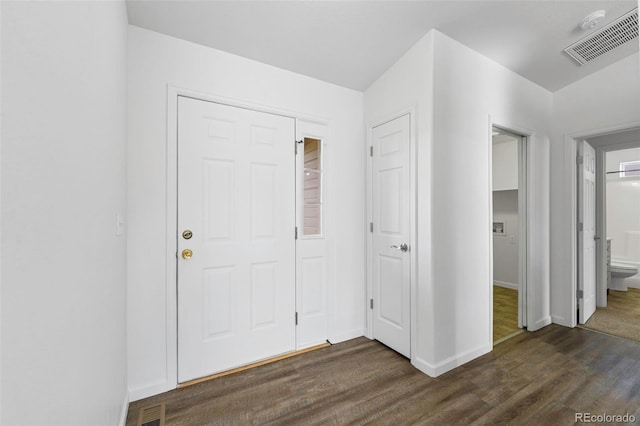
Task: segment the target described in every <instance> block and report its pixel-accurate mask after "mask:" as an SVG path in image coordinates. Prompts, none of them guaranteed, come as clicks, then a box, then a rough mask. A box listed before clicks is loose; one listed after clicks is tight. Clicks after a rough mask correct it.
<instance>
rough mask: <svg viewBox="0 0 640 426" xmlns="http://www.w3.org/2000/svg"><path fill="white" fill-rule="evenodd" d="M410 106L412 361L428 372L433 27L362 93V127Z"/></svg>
mask: <svg viewBox="0 0 640 426" xmlns="http://www.w3.org/2000/svg"><path fill="white" fill-rule="evenodd" d="M410 109H413V111H414V116H413V117H412V118H411V119H412V129H411V131H415V135H414V136H415V141H416V158H415V159H414V164H415V166H416V169H417V173H416V181H417V184H416V186H417V188H416V192H417V193H416V198H417V200H416V201H417V202H416V210H417V213H418V214H417V215H416V217H417V219H416V222H417V223H416V228H417V229H416V231H417V235H416V242H417V247H412V251H414V252H415V253H414V254H415V259H417V265H416V276H417V283H414V287H415V293H414V294H415V296H416V299H417V300H415V305H414V306H415V307H416V311H417V312H414V313H413V314H414V317H415V320H414V321H415V325H416V330H414V332H412V342H411V344H412V350H411V352H412V354H411V361H412V363H413V364H414V365H416V366H418V368H420V369H421V370H423V371H425V372H428V371H429V367H428V361H427V360H428V359H429V358H428V356H429V351H430V348H432V347H433V344H434V340H433V337H434V336H433V331H432V330H433V328H435V324H434V322H433V320H434V319H433V317H432V315H431V301H432V297H431V275H430V274H431V205H432V204H431V179H432V177H431V144H432V131H433V129H432V128H433V123H432V121H433V32H430V33H428V34H427V35H426V36H424V37H423V38H422V39H421V40H420V41H418V42H417V43H416V44H415V45H414V46H413V47H412V48H411V49H409V50H408V51H407V52H406V53H405V54H404V55H403V56H402V57H401V58H400V59H399V60H398V61H397V62H396V63H395V64H394V65H393V66H392V67H391V68H389V69H388V70H387V71H386V72H385V73H384V74H383V75H382V76H380V78H378V79H377V80H376V81H375V82H374V83H373V84H372V85H371V86H370V87H369V88H367V90H366V91H365V93H364V123H365V126H366V127H367V129H370V128H371V127H372V126H373V125H375V124H379V123H380V122H382V121H384V120H388V119H389V118H391V117H393V116H395V115H397V114H399V113H402V112H406V111H408V110H410Z"/></svg>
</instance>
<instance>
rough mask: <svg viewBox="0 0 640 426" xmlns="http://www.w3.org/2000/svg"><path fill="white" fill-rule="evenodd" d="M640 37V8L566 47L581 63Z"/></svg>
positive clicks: (566, 50) (570, 54)
mask: <svg viewBox="0 0 640 426" xmlns="http://www.w3.org/2000/svg"><path fill="white" fill-rule="evenodd" d="M636 37H638V9H637V8H636V9H634V10H632V11H630V12H628V13H626V14H624V15H622V16H621V17H620V18H618V19H616V20H615V21H613V22H612V23H610V24H609V25H607V26H606V27H603V28H602V29H600V30H599V31H596V32H594V33H591V34H589V35H588V36H586V37H585V38H583V39H582V40H579V41H577V42H576V43H573V44H572V45H571V46H569V47H567V48H566V49H564V51H565V52H567V53H568V54H569V56H571V57H572V58H573V59H575V60H576V61H577V62H578V63H579V64H580V65H584V64H586V63H587V62H589V61H592V60H594V59H595V58H597V57H598V56H600V55H603V54H605V53H607V52H609V51H611V50H613V49H615V48H616V47H618V46H621V45H623V44H624V43H626V42H628V41H631V40H633V39H634V38H636Z"/></svg>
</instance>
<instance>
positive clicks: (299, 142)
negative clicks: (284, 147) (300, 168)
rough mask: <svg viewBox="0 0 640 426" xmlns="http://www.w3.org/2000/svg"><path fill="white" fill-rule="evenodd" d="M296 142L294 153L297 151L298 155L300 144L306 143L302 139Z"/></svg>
mask: <svg viewBox="0 0 640 426" xmlns="http://www.w3.org/2000/svg"><path fill="white" fill-rule="evenodd" d="M294 142H295V143H294V146H295V149H294V151H295V153H296V155H298V144H301V143H304V139H300V140H299V141H294Z"/></svg>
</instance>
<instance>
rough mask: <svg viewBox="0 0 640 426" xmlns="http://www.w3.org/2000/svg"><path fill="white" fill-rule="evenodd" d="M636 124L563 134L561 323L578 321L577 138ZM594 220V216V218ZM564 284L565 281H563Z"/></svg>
mask: <svg viewBox="0 0 640 426" xmlns="http://www.w3.org/2000/svg"><path fill="white" fill-rule="evenodd" d="M638 127H640V121H634V122H630V123H625V124H620V125H618V126H611V127H605V128H599V129H593V130H590V131H584V132H576V133H569V134H565V135H564V146H563V154H564V158H563V163H562V164H563V166H564V167H563V169H564V174H563V176H564V178H563V180H562V181H563V182H564V185H563V188H562V190H563V191H562V192H563V193H562V199H563V200H569V201H568V202H569V203H570V206H568V207H569V208H566V209H563V211H564V214H563V217H562V264H563V265H569V267H568V268H567V269H564V270H563V271H562V281H561V282H562V283H567V282H568V283H569V284H568V286H569V291H570V293H569V298H568V300H567V301H566V305H565V306H564V307H563V309H562V311H563V312H562V313H564V315H563V316H562V317H561V318H562V319H564V321H562V322H560V323H561V324H562V325H565V326H568V327H575V326H576V325H578V313H577V306H578V305H577V303H578V243H577V242H578V231H577V230H578V217H577V216H578V215H577V209H578V166H577V164H576V157H577V155H578V144H577V140H578V139H588V138H592V137H596V136H602V135H606V134H609V133H616V132H621V131H625V130H631V129H634V128H638ZM596 220H597V219H596ZM565 285H566V284H565Z"/></svg>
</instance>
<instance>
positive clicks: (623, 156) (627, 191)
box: [605, 141, 640, 287]
mask: <svg viewBox="0 0 640 426" xmlns="http://www.w3.org/2000/svg"><path fill="white" fill-rule="evenodd" d="M638 142H639V143H640V141H638ZM605 155H606V157H605V158H606V171H614V170H619V168H620V162H623V161H624V162H626V161H640V148H633V149H625V150H620V151H609V152H607V153H606V154H605ZM606 217H607V238H612V241H611V261H612V262H623V263H627V264H632V265H634V266H636V267H640V177H638V176H634V177H620V175H619V174H608V175H607V215H606ZM627 284H631V285H632V286H633V287H638V284H640V273H638V274H636V275H635V276H634V277H631V278H630V279H628V280H627Z"/></svg>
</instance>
